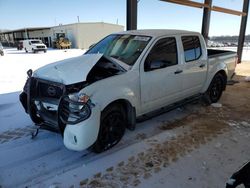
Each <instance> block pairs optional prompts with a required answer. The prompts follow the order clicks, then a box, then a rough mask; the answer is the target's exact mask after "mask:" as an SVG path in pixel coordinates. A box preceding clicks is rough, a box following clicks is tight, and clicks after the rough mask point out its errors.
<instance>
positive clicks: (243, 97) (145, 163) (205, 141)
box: [80, 62, 250, 187]
mask: <svg viewBox="0 0 250 188" xmlns="http://www.w3.org/2000/svg"><path fill="white" fill-rule="evenodd" d="M236 73H237V75H236V76H235V77H234V80H235V81H238V83H235V84H233V85H228V86H227V89H226V91H225V92H224V93H223V96H222V98H221V100H220V103H221V104H222V107H220V108H215V107H212V106H202V105H197V107H195V109H194V110H193V113H191V114H190V115H188V116H186V117H185V118H184V119H181V120H178V121H175V122H172V123H167V122H163V124H162V125H161V126H159V127H158V128H159V129H162V130H164V131H165V130H167V131H171V130H174V131H175V132H176V131H177V132H178V130H179V134H176V136H174V137H172V138H171V139H170V140H166V141H164V142H160V143H159V142H158V141H157V140H152V139H149V140H148V141H147V142H148V143H149V144H150V145H151V147H150V148H149V149H147V150H145V151H144V152H141V153H138V155H137V156H130V157H129V158H128V160H127V161H125V162H124V161H121V162H120V163H119V164H117V165H116V166H112V167H110V168H108V169H106V171H104V172H100V173H97V174H96V175H94V176H93V177H92V178H89V179H85V180H82V181H81V182H80V186H81V187H123V186H125V187H126V186H128V187H134V186H140V187H150V186H153V187H162V186H164V187H166V185H168V184H166V182H167V181H168V176H167V175H166V176H165V175H164V173H165V174H167V169H168V168H169V167H170V166H171V164H173V163H178V161H179V160H181V159H182V158H185V156H188V155H190V154H191V153H192V152H194V151H196V152H197V151H202V147H208V146H207V145H209V144H210V145H211V143H213V142H214V145H213V147H212V149H211V150H209V149H207V150H205V151H204V152H205V153H203V155H202V156H201V158H202V160H203V161H206V160H207V158H206V157H205V156H208V155H209V154H211V153H212V154H213V157H214V159H213V158H212V159H211V158H208V159H209V160H217V161H216V162H215V163H213V164H211V165H210V167H209V168H210V169H214V171H215V172H216V168H217V167H216V164H217V163H218V164H224V165H225V169H224V170H221V171H222V172H223V174H222V176H223V177H222V178H219V179H221V182H218V183H216V181H215V179H216V178H214V179H211V177H213V176H210V178H207V179H204V180H202V177H199V175H197V177H196V178H195V177H188V178H187V179H186V182H185V180H184V182H182V183H180V182H181V181H183V180H182V179H181V177H180V176H179V177H178V174H175V175H173V174H172V176H173V177H174V178H176V179H178V178H179V180H178V183H179V185H176V186H175V185H174V184H172V185H170V187H183V186H181V185H186V186H187V185H188V182H190V181H193V183H192V184H189V186H191V187H221V186H219V185H224V182H225V181H226V179H227V178H229V176H228V175H229V174H232V173H233V172H234V171H233V172H228V171H226V169H227V166H228V164H226V162H225V161H230V164H232V163H236V164H235V165H232V168H231V169H234V168H235V167H236V166H239V164H242V163H243V162H245V160H246V159H245V158H244V157H242V158H243V159H240V160H243V161H236V159H234V155H237V157H236V158H237V160H239V158H240V155H241V153H243V152H245V151H246V150H249V147H248V148H245V145H244V144H247V143H249V137H250V82H247V81H246V80H245V77H246V76H250V62H243V63H242V64H239V65H238V66H237V71H236ZM218 140H219V141H218ZM227 140H230V142H229V143H227ZM222 143H223V144H224V145H223V144H222ZM241 143H244V144H241ZM222 145H223V146H222ZM235 146H236V147H237V149H235V151H234V149H233V147H235ZM216 149H219V150H220V151H219V152H218V151H217V150H216ZM229 152H231V153H234V152H237V153H235V154H234V155H233V154H232V156H228V155H230V154H228V153H229ZM239 152H241V153H240V154H239ZM199 155H200V154H199ZM216 155H218V156H221V157H220V158H218V156H217V158H216ZM223 155H224V156H223ZM194 158H195V157H194ZM227 158H228V159H227ZM224 160H225V161H224ZM249 160H250V156H249ZM207 161H208V160H207ZM204 163H206V162H204ZM203 165H205V164H203ZM220 166H221V167H220V168H223V165H220ZM206 168H208V167H206ZM231 169H230V170H231ZM186 170H187V169H186ZM235 170H237V169H235ZM177 171H178V170H177ZM187 171H190V174H191V172H192V169H189V170H187ZM173 173H174V172H173ZM155 174H158V177H157V178H158V180H159V181H161V183H159V182H158V184H157V183H156V182H154V181H158V180H157V178H156V179H155V180H152V176H153V177H156V176H155ZM179 174H180V173H179ZM201 176H202V175H201ZM159 177H162V178H161V179H159ZM164 177H165V178H166V179H165V178H164ZM169 178H171V176H170V177H169ZM150 179H151V180H150ZM197 179H200V180H199V181H200V182H202V181H203V183H197ZM209 179H210V180H209ZM147 180H149V181H147ZM195 181H196V182H195ZM209 181H210V182H209ZM213 181H214V182H213ZM218 181H220V180H218ZM142 182H143V183H142ZM145 182H146V183H145ZM147 182H148V183H149V184H147ZM152 182H154V183H152ZM211 182H212V184H210V185H209V183H211ZM205 185H207V186H205Z"/></svg>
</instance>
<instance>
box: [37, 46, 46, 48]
mask: <svg viewBox="0 0 250 188" xmlns="http://www.w3.org/2000/svg"><path fill="white" fill-rule="evenodd" d="M36 48H44V46H36Z"/></svg>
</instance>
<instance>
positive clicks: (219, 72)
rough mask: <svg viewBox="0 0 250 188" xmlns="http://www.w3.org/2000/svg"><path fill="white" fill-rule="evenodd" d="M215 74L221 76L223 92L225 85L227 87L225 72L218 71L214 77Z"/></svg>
mask: <svg viewBox="0 0 250 188" xmlns="http://www.w3.org/2000/svg"><path fill="white" fill-rule="evenodd" d="M217 74H221V75H222V76H223V90H225V89H226V85H227V74H226V71H225V70H220V71H218V72H217V73H216V74H215V75H217ZM215 75H214V76H215Z"/></svg>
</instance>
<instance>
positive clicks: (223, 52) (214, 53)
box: [207, 49, 236, 58]
mask: <svg viewBox="0 0 250 188" xmlns="http://www.w3.org/2000/svg"><path fill="white" fill-rule="evenodd" d="M231 54H234V55H236V52H233V51H228V50H217V49H207V55H208V58H213V57H218V56H222V55H231Z"/></svg>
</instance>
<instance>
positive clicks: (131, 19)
mask: <svg viewBox="0 0 250 188" xmlns="http://www.w3.org/2000/svg"><path fill="white" fill-rule="evenodd" d="M135 29H137V0H127V30H135Z"/></svg>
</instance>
